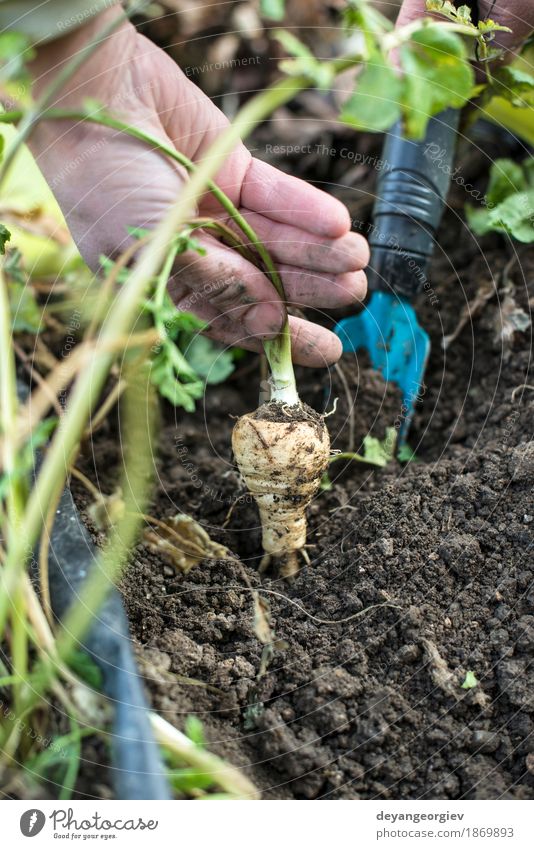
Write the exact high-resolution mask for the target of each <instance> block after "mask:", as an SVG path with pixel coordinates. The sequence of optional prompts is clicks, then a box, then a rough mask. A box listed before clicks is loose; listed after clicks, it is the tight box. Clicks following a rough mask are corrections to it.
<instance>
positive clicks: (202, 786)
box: [167, 767, 215, 795]
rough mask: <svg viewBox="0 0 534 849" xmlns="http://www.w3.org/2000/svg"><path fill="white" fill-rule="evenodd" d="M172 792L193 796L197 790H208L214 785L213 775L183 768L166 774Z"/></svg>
mask: <svg viewBox="0 0 534 849" xmlns="http://www.w3.org/2000/svg"><path fill="white" fill-rule="evenodd" d="M167 776H168V779H169V782H170V784H171V786H172V788H173V790H175V791H177V792H178V793H184V794H188V795H193V794H195V792H196V791H198V790H209V788H210V787H213V786H214V785H215V779H214V776H213V773H209V772H200V771H199V770H198V769H195V768H194V767H184V768H183V769H176V770H173V771H172V772H169V773H167Z"/></svg>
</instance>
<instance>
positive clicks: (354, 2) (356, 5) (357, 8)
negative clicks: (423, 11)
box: [343, 0, 394, 49]
mask: <svg viewBox="0 0 534 849" xmlns="http://www.w3.org/2000/svg"><path fill="white" fill-rule="evenodd" d="M343 18H344V22H345V26H346V27H347V29H349V30H354V29H358V30H360V31H361V32H363V34H364V37H365V39H366V42H367V45H368V47H369V48H370V49H373V48H376V46H377V45H378V44H379V43H380V39H381V36H383V35H384V33H386V32H390V31H391V30H392V29H393V26H394V25H393V23H392V22H391V21H390V20H389V18H386V17H385V15H383V14H382V13H381V12H379V11H378V9H376V8H374V6H372V5H371V4H370V3H368V2H366V0H349V2H348V6H347V8H346V9H345V10H344V12H343Z"/></svg>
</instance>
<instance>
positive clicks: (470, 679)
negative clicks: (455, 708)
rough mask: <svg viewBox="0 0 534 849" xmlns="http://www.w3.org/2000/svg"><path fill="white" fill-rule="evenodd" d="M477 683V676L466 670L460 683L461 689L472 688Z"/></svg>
mask: <svg viewBox="0 0 534 849" xmlns="http://www.w3.org/2000/svg"><path fill="white" fill-rule="evenodd" d="M477 684H478V681H477V678H476V676H475V673H474V672H471V671H469V672H466V673H465V678H464V682H463V684H462V690H472V689H473V687H476V686H477Z"/></svg>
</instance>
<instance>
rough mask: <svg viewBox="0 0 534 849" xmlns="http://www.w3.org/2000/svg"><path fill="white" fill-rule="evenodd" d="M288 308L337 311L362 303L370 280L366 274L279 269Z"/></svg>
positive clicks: (291, 268) (284, 266) (282, 266)
mask: <svg viewBox="0 0 534 849" xmlns="http://www.w3.org/2000/svg"><path fill="white" fill-rule="evenodd" d="M278 271H279V272H280V276H281V278H282V283H283V285H284V291H285V294H286V299H287V302H288V304H290V305H291V306H294V307H321V308H324V309H336V308H338V307H347V306H351V305H354V304H356V303H358V302H360V301H363V299H364V298H365V295H366V293H367V278H366V276H365V272H363V271H350V272H347V273H346V274H325V273H324V272H323V273H321V272H312V271H307V270H306V269H302V268H296V267H295V266H292V265H279V266H278Z"/></svg>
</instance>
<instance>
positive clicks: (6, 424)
mask: <svg viewBox="0 0 534 849" xmlns="http://www.w3.org/2000/svg"><path fill="white" fill-rule="evenodd" d="M17 414H18V398H17V382H16V372H15V355H14V351H13V346H12V330H11V309H10V306H9V298H8V294H7V281H6V280H5V277H4V274H3V270H2V269H0V422H1V430H2V466H3V472H4V474H5V475H7V476H8V478H10V479H11V482H10V485H9V489H8V495H7V498H6V515H5V520H4V522H3V525H4V534H3V536H4V539H5V540H6V543H7V545H10V544H11V543H12V541H13V539H14V538H15V537H16V535H17V533H18V532H19V530H20V523H21V519H22V515H23V512H24V506H25V495H26V486H25V481H24V479H23V477H22V475H21V474H20V472H19V470H18V469H17V466H18V462H19V458H18V455H17V449H16V444H15V443H14V441H13V437H14V435H15V433H16V420H17ZM1 586H2V583H1V578H0V588H1ZM2 637H3V628H2V629H1V630H0V638H2ZM11 659H12V664H13V673H14V676H15V678H16V683H14V684H13V699H14V707H15V713H17V714H18V712H19V708H20V703H21V699H22V688H23V687H24V686H25V682H26V678H27V673H28V625H27V621H26V598H25V592H24V587H23V585H22V584H19V585H18V586H16V587H14V589H13V600H12V607H11Z"/></svg>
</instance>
